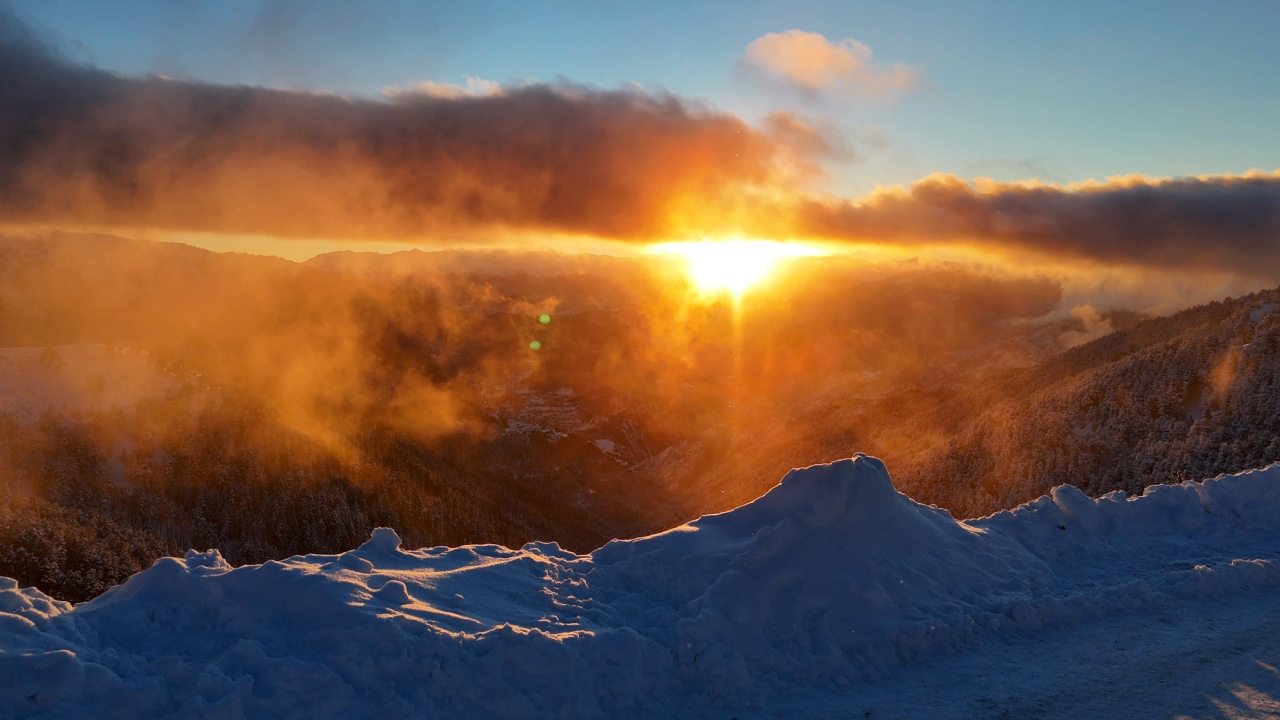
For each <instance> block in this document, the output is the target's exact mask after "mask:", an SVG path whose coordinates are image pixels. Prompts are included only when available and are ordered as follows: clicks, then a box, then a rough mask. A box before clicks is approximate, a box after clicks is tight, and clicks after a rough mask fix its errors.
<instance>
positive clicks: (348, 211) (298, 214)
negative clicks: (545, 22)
mask: <svg viewBox="0 0 1280 720" xmlns="http://www.w3.org/2000/svg"><path fill="white" fill-rule="evenodd" d="M0 75H2V76H3V77H4V78H5V82H4V83H0V222H8V223H10V224H45V225H48V224H61V225H64V226H65V225H75V226H80V227H86V226H88V227H98V228H126V229H128V228H154V229H164V230H183V231H202V232H219V233H257V234H270V235H280V236H309V237H328V238H379V239H387V238H418V239H441V238H443V239H448V240H455V239H468V238H475V237H483V238H492V237H493V236H494V235H495V234H498V235H501V234H505V233H510V232H514V231H538V232H552V233H556V232H559V233H574V234H583V235H595V236H600V237H611V238H619V239H645V238H653V237H661V238H668V237H672V236H680V235H687V234H698V233H705V232H713V231H716V230H717V229H724V227H722V224H723V223H724V222H725V219H726V218H735V217H737V216H739V215H741V214H743V213H745V212H747V211H748V210H749V209H751V208H752V207H754V205H755V200H756V199H757V198H758V197H759V196H760V195H769V196H773V195H774V194H776V193H777V192H778V191H779V188H780V187H782V186H786V185H787V184H789V183H791V182H793V181H796V180H798V179H801V178H803V177H810V176H812V175H813V174H814V170H815V168H818V167H819V163H818V162H817V159H815V158H813V157H811V155H812V153H814V152H823V151H824V150H825V148H826V147H827V146H828V144H827V143H826V142H825V141H824V140H823V139H822V138H820V137H819V136H818V135H817V134H815V133H807V132H806V131H805V130H804V127H803V124H802V123H801V122H800V121H799V120H798V119H786V116H776V117H775V118H773V119H771V120H770V121H769V124H768V127H765V128H757V127H753V126H750V125H748V124H747V123H745V122H743V121H742V120H740V119H739V118H737V117H734V116H733V115H730V114H727V113H723V112H719V111H716V110H714V109H711V108H707V107H704V106H702V105H699V104H697V103H692V102H689V101H685V100H682V99H680V98H677V97H674V96H671V95H667V94H662V93H648V92H642V91H639V90H622V91H604V90H598V89H594V88H588V87H582V86H575V85H569V84H557V85H520V86H512V87H505V88H501V89H499V88H496V87H494V86H493V85H492V84H490V83H488V82H487V81H481V80H475V81H472V82H469V85H468V86H467V87H454V86H445V85H440V84H435V85H430V84H428V85H426V86H420V87H418V88H417V89H416V90H415V91H413V92H405V91H400V92H394V93H393V97H391V98H388V99H379V100H366V99H355V98H346V97H339V96H335V95H332V94H312V93H301V92H289V91H281V90H272V89H267V88H260V87H244V86H238V87H231V86H220V85H211V84H205V83H195V82H181V81H176V80H170V79H165V78H129V77H121V76H118V75H114V74H111V73H107V72H104V71H101V70H97V69H94V68H89V67H82V66H76V65H72V64H70V63H67V62H65V61H63V60H61V59H59V58H57V57H54V56H52V55H50V54H49V53H48V52H47V51H46V50H45V49H44V48H42V47H41V46H39V45H38V44H36V43H35V42H33V41H32V40H31V39H30V37H29V36H28V35H26V34H24V33H23V32H22V31H21V29H20V28H19V29H18V30H17V31H15V30H14V29H13V27H11V26H10V25H9V24H8V23H3V24H0Z"/></svg>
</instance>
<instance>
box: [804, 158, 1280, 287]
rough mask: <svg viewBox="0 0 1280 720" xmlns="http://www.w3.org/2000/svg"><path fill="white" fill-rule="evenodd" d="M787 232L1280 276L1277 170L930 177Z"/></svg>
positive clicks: (820, 208)
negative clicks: (1091, 177) (1023, 178)
mask: <svg viewBox="0 0 1280 720" xmlns="http://www.w3.org/2000/svg"><path fill="white" fill-rule="evenodd" d="M794 222H795V224H796V226H797V231H798V232H799V233H801V234H805V235H812V236H816V237H822V238H828V239H836V240H851V241H859V242H874V243H893V244H905V245H912V244H916V245H929V244H943V243H963V244H977V245H986V246H996V247H1001V248H1006V249H1013V250H1018V251H1025V252H1030V253H1034V254H1038V255H1042V256H1048V257H1053V258H1071V259H1083V260H1092V261H1099V262H1105V263H1118V264H1125V265H1136V266H1146V267H1164V268H1184V269H1191V268H1195V269H1200V270H1216V271H1226V272H1231V273H1236V274H1239V275H1244V276H1260V275H1268V274H1274V273H1275V272H1277V271H1280V171H1276V172H1273V173H1265V172H1261V171H1251V172H1248V173H1244V174H1241V175H1207V176H1199V177H1185V178H1148V177H1143V176H1136V175H1135V176H1125V177H1120V178H1114V179H1111V180H1108V181H1105V182H1098V181H1088V182H1083V183H1074V184H1070V185H1053V184H1047V183H1042V182H1038V181H1031V182H1023V183H1000V182H995V181H992V180H987V179H979V180H975V181H973V182H966V181H965V180H962V179H960V178H958V177H956V176H954V175H946V174H935V175H930V176H928V177H926V178H924V179H923V180H920V181H919V182H917V183H915V184H914V185H912V186H910V187H908V188H904V187H892V188H883V189H880V190H877V191H876V192H874V193H872V194H871V195H869V196H867V197H865V198H862V199H860V200H845V199H825V200H820V199H807V200H802V201H800V202H799V203H798V204H797V206H796V213H795V217H794Z"/></svg>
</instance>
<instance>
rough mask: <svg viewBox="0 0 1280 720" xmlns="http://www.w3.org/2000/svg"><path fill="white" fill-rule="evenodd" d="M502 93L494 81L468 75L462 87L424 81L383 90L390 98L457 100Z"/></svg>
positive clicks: (449, 83) (453, 84) (500, 86)
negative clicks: (415, 97) (415, 95)
mask: <svg viewBox="0 0 1280 720" xmlns="http://www.w3.org/2000/svg"><path fill="white" fill-rule="evenodd" d="M502 92H503V88H502V85H500V84H498V83H496V82H494V81H493V80H486V79H485V78H482V77H476V76H475V75H468V76H467V77H466V80H465V81H464V82H463V83H462V84H461V85H459V84H457V83H451V82H437V81H434V80H424V81H422V82H418V83H413V84H411V85H392V86H390V87H388V88H386V89H385V90H383V91H382V94H383V95H386V96H387V97H390V98H397V97H404V96H408V95H414V94H419V95H426V96H428V97H436V98H445V99H453V100H456V99H458V98H465V97H488V96H491V95H501V94H502Z"/></svg>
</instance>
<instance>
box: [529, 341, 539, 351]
mask: <svg viewBox="0 0 1280 720" xmlns="http://www.w3.org/2000/svg"><path fill="white" fill-rule="evenodd" d="M529 349H530V350H541V349H542V343H540V342H538V341H537V340H534V341H533V342H531V343H529Z"/></svg>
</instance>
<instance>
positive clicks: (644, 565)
mask: <svg viewBox="0 0 1280 720" xmlns="http://www.w3.org/2000/svg"><path fill="white" fill-rule="evenodd" d="M1278 510H1280V467H1272V468H1267V469H1265V470H1260V471H1253V472H1250V473H1244V474H1241V475H1236V476H1223V477H1220V478H1217V479H1214V480H1209V481H1206V482H1204V483H1185V484H1183V485H1177V486H1159V487H1155V488H1152V489H1150V490H1149V491H1148V492H1147V493H1146V494H1145V495H1144V496H1142V497H1140V498H1135V499H1132V500H1130V499H1126V498H1125V497H1124V496H1123V494H1120V493H1113V494H1110V495H1107V496H1105V497H1103V498H1100V499H1097V500H1094V499H1090V498H1088V497H1086V496H1085V495H1084V494H1082V493H1080V492H1079V491H1078V490H1075V489H1074V488H1069V487H1062V488H1057V489H1055V490H1054V491H1053V493H1052V494H1051V495H1050V496H1046V497H1043V498H1040V499H1039V500H1036V501H1035V502H1032V503H1029V504H1027V505H1024V506H1022V507H1019V508H1017V509H1014V510H1011V511H1007V512H1002V513H999V514H996V515H993V516H990V517H987V518H982V519H979V520H970V521H964V522H960V521H957V520H955V519H954V518H952V517H951V515H950V514H949V513H947V512H946V511H945V510H940V509H938V508H934V507H929V506H924V505H920V504H918V503H915V502H913V501H912V500H910V499H909V498H907V497H905V496H903V495H902V494H900V493H898V492H897V491H896V490H895V489H894V488H893V484H892V482H891V481H890V479H889V475H888V473H887V472H886V470H885V468H884V465H883V464H882V463H881V462H880V461H879V460H876V459H875V458H871V457H867V456H864V455H859V456H856V457H854V458H852V459H849V460H842V461H840V462H836V463H832V464H829V465H818V466H814V467H810V468H805V469H802V470H794V471H792V472H791V473H789V474H788V475H787V476H786V477H785V478H784V479H783V481H782V483H781V484H779V485H778V486H776V487H774V488H773V489H772V490H770V491H769V492H768V493H766V494H765V495H764V496H762V497H761V498H759V499H757V500H756V501H754V502H752V503H748V504H747V505H744V506H742V507H740V508H737V509H735V510H732V511H729V512H726V513H721V514H717V515H708V516H705V517H702V518H699V519H698V520H695V521H693V522H691V523H688V524H687V525H683V526H681V527H678V528H674V529H672V530H669V531H667V532H664V533H659V534H657V535H652V536H649V537H645V538H639V539H635V540H625V541H619V540H615V541H613V542H610V543H608V544H606V545H605V546H604V547H602V548H600V549H598V550H596V551H595V552H593V553H591V554H589V555H576V554H573V553H570V552H567V551H565V550H563V549H561V548H560V547H559V546H558V545H556V544H554V543H531V544H529V545H526V546H525V547H523V548H520V549H509V548H505V547H500V546H494V545H475V546H466V547H458V548H447V547H437V548H430V549H422V550H405V549H403V548H402V547H401V543H400V538H399V537H398V536H397V535H396V534H395V532H394V531H392V530H390V529H387V528H378V529H376V530H374V532H373V534H372V536H371V538H370V539H369V541H368V542H366V543H365V544H363V545H361V546H360V547H359V548H357V549H355V550H351V551H349V552H346V553H343V554H340V555H305V556H297V557H292V558H289V559H287V560H284V561H280V562H274V561H273V562H267V563H264V564H262V565H250V566H244V567H239V568H232V567H230V566H228V565H227V563H226V562H225V561H224V560H223V559H222V557H221V555H219V554H218V552H217V551H215V550H211V551H208V552H204V553H200V552H195V551H191V552H188V553H187V555H186V556H185V557H184V558H182V559H178V558H163V559H161V560H159V561H157V562H156V563H155V565H153V566H152V567H151V568H150V569H148V570H146V571H144V572H141V573H138V574H137V575H135V576H134V577H132V578H130V579H129V580H128V581H127V582H125V583H124V584H122V585H120V586H118V587H116V588H113V589H111V590H109V591H108V592H106V593H104V594H103V595H102V596H100V597H99V598H97V599H95V600H93V601H91V602H88V603H84V604H81V605H78V606H75V607H74V608H73V607H71V606H70V605H68V604H66V603H61V602H58V601H54V600H51V599H49V598H48V597H46V596H44V595H43V594H42V593H40V592H39V591H37V590H34V589H30V588H28V589H19V588H18V587H17V586H16V584H15V583H13V582H12V581H8V580H0V677H2V678H4V679H5V680H6V682H3V683H0V707H4V708H9V709H16V715H17V717H28V716H40V717H67V718H71V717H84V716H89V715H92V716H119V717H133V716H147V717H241V716H251V717H303V716H305V717H328V716H341V717H347V716H357V715H358V716H380V715H383V714H385V715H388V716H393V717H424V716H445V717H454V716H460V715H465V716H476V717H543V716H558V717H598V716H603V715H617V714H633V715H634V714H645V713H653V712H655V711H656V710H657V709H659V708H667V709H670V708H678V709H680V711H681V712H682V713H684V714H688V713H690V712H695V711H696V708H711V707H716V706H723V705H729V706H745V707H750V706H752V705H754V704H756V703H759V702H761V701H763V700H766V699H767V698H768V697H770V696H775V697H776V696H779V695H785V693H786V692H788V688H794V687H796V686H798V685H805V684H815V683H820V684H823V685H824V686H836V687H839V686H843V685H845V684H848V683H857V682H861V681H864V680H866V679H867V678H873V677H876V676H879V675H883V674H885V673H889V672H892V671H894V669H895V668H898V667H900V666H902V665H903V664H906V663H913V662H916V661H919V660H921V659H924V658H928V657H930V656H934V655H938V654H942V653H947V652H951V651H954V650H957V649H960V648H965V647H970V646H975V645H980V644H981V643H983V642H988V641H990V640H992V639H997V638H1001V637H1008V636H1025V635H1034V634H1036V633H1039V632H1042V631H1043V630H1044V628H1046V627H1050V626H1066V625H1070V624H1072V623H1080V622H1085V621H1087V620H1089V619H1091V618H1098V617H1102V616H1114V615H1123V614H1125V613H1129V612H1133V611H1137V610H1141V609H1144V608H1152V607H1155V606H1158V605H1161V604H1166V603H1173V602H1178V601H1180V600H1181V599H1183V598H1187V597H1201V596H1214V595H1218V594H1223V593H1237V592H1242V591H1248V590H1252V589H1257V588H1262V587H1273V586H1276V585H1277V584H1280V572H1278V571H1277V567H1276V565H1275V563H1274V562H1273V558H1274V556H1275V553H1276V550H1277V543H1278V541H1280V527H1277V525H1276V523H1275V522H1274V521H1273V518H1274V517H1275V513H1276V512H1277V511H1278Z"/></svg>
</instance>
